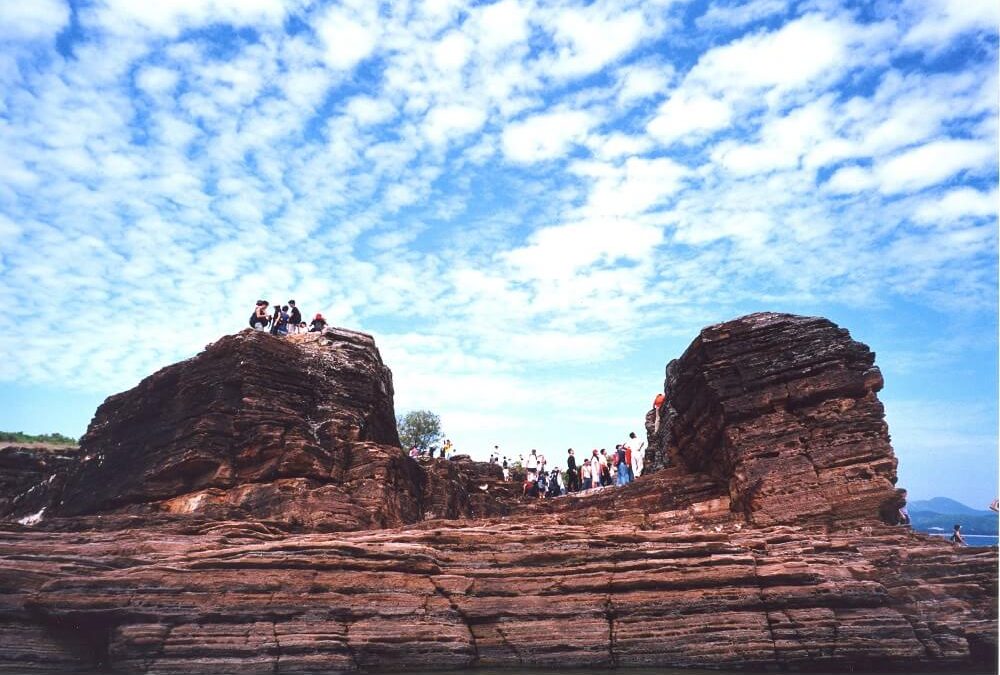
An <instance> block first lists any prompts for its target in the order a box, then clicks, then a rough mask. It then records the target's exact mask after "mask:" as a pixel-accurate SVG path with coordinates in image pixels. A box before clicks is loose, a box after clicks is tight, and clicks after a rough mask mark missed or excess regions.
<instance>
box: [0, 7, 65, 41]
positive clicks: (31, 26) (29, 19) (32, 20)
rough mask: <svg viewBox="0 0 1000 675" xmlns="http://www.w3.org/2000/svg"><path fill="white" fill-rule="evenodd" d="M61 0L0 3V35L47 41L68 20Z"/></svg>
mask: <svg viewBox="0 0 1000 675" xmlns="http://www.w3.org/2000/svg"><path fill="white" fill-rule="evenodd" d="M69 16H70V11H69V5H68V4H67V3H66V2H65V0H31V2H16V1H15V2H3V3H0V38H2V39H5V40H50V39H52V38H54V37H55V36H56V35H57V34H58V33H59V31H61V30H62V29H63V28H65V27H66V25H67V24H68V23H69Z"/></svg>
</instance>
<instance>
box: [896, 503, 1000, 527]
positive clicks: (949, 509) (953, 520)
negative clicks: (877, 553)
mask: <svg viewBox="0 0 1000 675" xmlns="http://www.w3.org/2000/svg"><path fill="white" fill-rule="evenodd" d="M906 510H907V511H908V512H909V514H910V521H911V524H912V526H913V529H914V530H917V531H920V532H942V531H943V532H951V530H952V528H953V527H954V526H955V525H956V524H959V525H961V526H962V532H964V533H965V534H992V535H995V534H997V531H998V524H1000V521H998V518H997V514H996V513H993V512H992V511H989V510H987V509H982V510H978V509H973V508H970V507H968V506H966V505H965V504H963V503H961V502H957V501H955V500H954V499H948V498H947V497H934V498H933V499H918V500H915V501H912V502H910V503H909V504H907V506H906Z"/></svg>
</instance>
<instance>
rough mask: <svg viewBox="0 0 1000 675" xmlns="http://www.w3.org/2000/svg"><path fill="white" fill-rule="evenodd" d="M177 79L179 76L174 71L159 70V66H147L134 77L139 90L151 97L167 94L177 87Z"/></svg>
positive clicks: (167, 69)
mask: <svg viewBox="0 0 1000 675" xmlns="http://www.w3.org/2000/svg"><path fill="white" fill-rule="evenodd" d="M179 79H180V76H179V74H178V73H177V71H176V70H171V69H169V68H160V67H159V66H147V67H146V68H143V69H142V70H140V71H139V73H138V74H137V75H136V77H135V81H136V84H137V85H138V86H139V88H140V89H142V90H143V91H145V92H146V93H147V94H150V95H153V96H158V95H160V94H165V93H169V92H170V91H172V90H173V89H174V87H176V86H177V82H178V80H179Z"/></svg>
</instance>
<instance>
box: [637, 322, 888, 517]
mask: <svg viewBox="0 0 1000 675" xmlns="http://www.w3.org/2000/svg"><path fill="white" fill-rule="evenodd" d="M664 386H665V391H666V394H667V398H666V401H665V403H664V405H663V406H662V408H661V409H660V414H659V429H658V431H657V432H656V433H653V432H652V429H651V427H652V426H653V424H655V422H656V418H655V416H654V415H650V416H649V419H648V423H647V431H648V432H650V433H649V450H648V451H647V454H646V463H647V467H648V468H649V470H653V471H655V470H656V469H657V468H660V467H662V466H664V465H666V464H669V463H677V464H680V465H682V466H684V467H685V468H686V469H687V470H689V471H695V472H704V473H707V474H710V475H712V476H714V477H716V478H717V479H718V480H720V481H724V482H725V483H727V485H728V488H729V495H730V498H731V499H732V502H733V505H734V508H735V509H738V510H740V511H742V512H743V513H744V514H745V515H746V517H747V518H748V519H749V520H751V521H753V522H755V523H759V524H773V523H798V524H801V523H805V522H822V523H832V522H834V521H838V520H841V521H846V520H851V519H857V518H870V517H874V516H875V515H877V514H878V513H879V512H880V509H882V507H883V505H885V504H887V503H890V504H895V503H898V502H899V493H898V491H897V490H896V489H895V487H894V486H895V483H896V458H895V456H894V455H893V452H892V446H891V445H890V442H889V433H888V427H887V425H886V423H885V415H884V409H883V407H882V403H881V402H880V401H879V400H878V396H877V392H878V391H879V390H880V389H881V388H882V374H881V373H880V372H879V369H878V368H877V367H876V366H875V355H874V354H873V353H872V351H871V350H870V349H868V347H867V346H865V345H863V344H861V343H860V342H857V341H855V340H852V339H851V336H850V334H849V333H848V332H847V331H846V330H844V329H842V328H839V327H837V326H836V325H834V324H833V323H831V322H830V321H828V320H827V319H822V318H811V317H801V316H793V315H789V314H772V313H763V314H752V315H750V316H746V317H743V318H740V319H736V320H734V321H729V322H726V323H722V324H718V325H715V326H710V327H708V328H705V329H704V330H702V331H701V334H700V335H699V336H698V338H697V339H696V340H695V341H694V342H693V343H692V344H691V346H690V347H688V349H687V351H685V352H684V354H683V355H682V356H681V357H680V358H679V359H677V360H675V361H672V362H671V363H670V365H669V366H668V367H667V380H666V383H665V385H664Z"/></svg>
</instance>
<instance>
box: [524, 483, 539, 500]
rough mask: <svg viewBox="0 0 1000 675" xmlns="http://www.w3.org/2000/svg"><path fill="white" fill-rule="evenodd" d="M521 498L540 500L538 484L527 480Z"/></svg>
mask: <svg viewBox="0 0 1000 675" xmlns="http://www.w3.org/2000/svg"><path fill="white" fill-rule="evenodd" d="M521 496H522V497H524V498H525V499H538V483H536V482H535V481H533V480H531V479H530V478H525V479H524V486H523V487H522V488H521Z"/></svg>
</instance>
